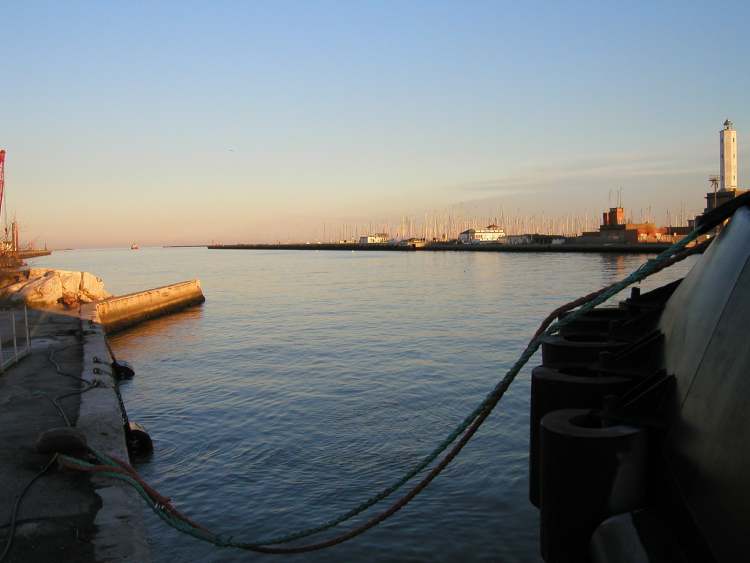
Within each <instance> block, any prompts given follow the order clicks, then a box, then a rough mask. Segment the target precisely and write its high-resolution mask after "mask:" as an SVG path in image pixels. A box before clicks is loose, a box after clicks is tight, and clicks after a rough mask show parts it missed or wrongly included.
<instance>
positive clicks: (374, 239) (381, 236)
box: [359, 233, 389, 244]
mask: <svg viewBox="0 0 750 563" xmlns="http://www.w3.org/2000/svg"><path fill="white" fill-rule="evenodd" d="M388 240H389V237H388V233H375V234H374V235H365V236H361V237H359V244H383V243H385V242H388Z"/></svg>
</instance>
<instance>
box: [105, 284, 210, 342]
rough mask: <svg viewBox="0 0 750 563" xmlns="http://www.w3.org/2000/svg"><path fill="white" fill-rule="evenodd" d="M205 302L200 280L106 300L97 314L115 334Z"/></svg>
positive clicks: (107, 328) (107, 329) (109, 331)
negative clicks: (140, 323) (143, 322)
mask: <svg viewBox="0 0 750 563" xmlns="http://www.w3.org/2000/svg"><path fill="white" fill-rule="evenodd" d="M205 300H206V298H205V297H204V296H203V290H202V289H201V284H200V281H199V280H190V281H185V282H180V283H176V284H172V285H166V286H163V287H157V288H154V289H148V290H146V291H139V292H137V293H130V294H128V295H122V296H120V297H112V298H110V299H105V300H104V301H100V302H98V303H97V304H96V312H97V315H98V320H99V322H100V323H101V325H102V327H103V328H104V331H105V332H107V333H112V332H116V331H118V330H122V329H124V328H127V327H129V326H132V325H134V324H137V323H139V322H141V321H144V320H147V319H152V318H155V317H160V316H162V315H166V314H169V313H172V312H175V311H178V310H180V309H184V308H185V307H189V306H191V305H197V304H200V303H203V302H204V301H205Z"/></svg>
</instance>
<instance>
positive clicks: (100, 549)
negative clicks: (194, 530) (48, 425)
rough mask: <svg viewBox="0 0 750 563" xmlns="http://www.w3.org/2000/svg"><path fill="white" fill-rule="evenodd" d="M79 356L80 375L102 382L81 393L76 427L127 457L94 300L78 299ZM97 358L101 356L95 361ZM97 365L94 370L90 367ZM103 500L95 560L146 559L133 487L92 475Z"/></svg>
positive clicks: (103, 447) (90, 440) (140, 511)
mask: <svg viewBox="0 0 750 563" xmlns="http://www.w3.org/2000/svg"><path fill="white" fill-rule="evenodd" d="M80 323H81V335H82V345H83V362H82V369H81V377H82V378H83V379H85V380H86V381H88V382H93V381H94V380H99V381H101V382H103V383H104V386H102V387H97V388H95V389H92V390H90V391H88V392H87V393H84V394H83V395H81V405H80V411H79V415H78V424H77V426H78V428H79V429H80V430H81V431H83V432H84V433H85V435H86V438H87V440H88V444H89V445H90V446H91V447H93V448H95V449H97V450H99V451H102V452H104V453H106V454H111V455H113V456H117V457H118V458H120V459H124V460H127V459H128V451H127V446H126V442H125V431H124V427H123V420H122V414H121V412H120V406H119V403H118V401H117V395H116V394H115V387H114V386H115V380H114V377H113V373H112V368H111V366H110V364H111V363H112V358H111V356H110V355H109V351H108V350H107V345H106V341H105V339H106V335H105V332H104V328H103V326H102V323H101V321H100V318H99V313H98V310H97V306H96V304H95V303H89V304H84V305H81V309H80ZM94 358H98V359H99V360H100V362H95V361H94ZM94 368H98V371H99V373H95V372H94ZM91 481H92V484H93V486H94V489H95V492H96V494H97V495H98V496H99V497H100V499H101V502H102V506H101V508H100V509H99V511H98V512H97V514H96V519H95V521H94V524H95V525H96V527H97V533H96V536H95V537H94V538H93V544H94V551H95V555H96V560H97V561H138V562H149V561H151V553H150V549H149V546H148V543H147V540H146V530H145V527H144V525H143V510H144V505H143V502H142V501H141V498H140V497H139V496H138V493H137V492H136V491H135V490H134V489H132V488H131V487H129V486H128V485H126V484H125V483H123V482H121V481H118V480H116V479H111V478H107V477H99V476H97V477H92V478H91Z"/></svg>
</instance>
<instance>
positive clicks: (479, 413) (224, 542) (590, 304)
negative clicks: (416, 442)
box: [60, 218, 719, 554]
mask: <svg viewBox="0 0 750 563" xmlns="http://www.w3.org/2000/svg"><path fill="white" fill-rule="evenodd" d="M712 219H713V218H712ZM718 222H719V221H718V220H717V221H708V222H704V223H702V224H701V225H700V226H699V227H697V228H696V229H694V230H693V231H692V232H691V233H690V234H688V235H687V236H686V237H685V238H683V239H682V240H680V241H678V242H677V243H675V244H673V245H672V246H671V247H669V248H668V249H667V250H665V251H664V252H662V253H661V254H659V255H658V256H656V257H655V258H653V259H650V260H648V261H647V262H645V263H644V264H642V265H641V266H640V267H639V268H638V269H636V270H635V271H634V272H633V273H631V274H630V275H629V276H627V277H626V278H624V279H623V280H621V281H619V282H616V283H613V284H610V285H608V286H606V287H604V288H602V289H600V290H598V291H596V292H593V293H590V294H588V295H586V296H584V297H582V298H579V299H576V300H575V301H572V302H570V303H568V304H566V305H564V306H563V307H561V308H558V309H557V310H556V311H555V312H553V314H552V315H550V316H548V317H547V318H546V319H545V320H544V321H543V322H542V325H541V326H540V328H539V330H537V332H536V333H535V335H534V337H533V338H532V339H531V341H530V342H529V344H528V345H527V346H526V348H525V350H524V351H523V353H522V354H521V356H520V357H519V358H518V360H517V361H516V362H515V363H514V364H513V366H512V367H511V368H510V369H509V370H508V371H507V372H506V374H505V376H504V377H503V378H502V379H501V380H500V381H499V382H498V383H497V385H496V386H495V387H494V388H493V389H492V391H490V393H489V394H488V395H487V396H486V397H485V398H484V400H483V401H482V402H481V403H480V404H479V405H478V406H477V407H476V408H475V409H474V410H473V411H472V412H471V413H470V414H469V415H468V416H467V417H466V418H464V420H463V421H462V422H461V423H460V424H459V425H458V426H457V427H456V428H455V429H454V430H453V431H452V432H451V433H450V434H449V435H448V436H447V437H446V438H445V439H444V440H443V441H442V442H440V444H438V446H437V447H436V448H435V449H433V450H432V451H431V452H430V453H429V454H428V455H427V456H426V457H425V458H424V459H422V461H420V462H419V463H418V464H416V465H415V466H414V467H412V469H410V470H409V471H408V472H407V473H406V474H405V475H404V476H403V477H401V479H399V480H398V481H396V482H395V483H393V484H392V485H390V486H389V487H386V488H385V489H383V490H382V491H381V492H380V493H378V494H377V495H375V496H373V497H371V498H369V499H367V500H366V501H364V502H362V503H361V504H359V505H358V506H356V507H355V508H353V509H351V510H349V511H348V512H346V513H344V514H342V515H340V516H338V517H336V518H333V519H330V520H328V521H326V522H324V523H322V524H319V525H316V526H313V527H309V528H306V529H303V530H299V531H296V532H292V533H288V534H285V535H283V536H278V537H273V538H268V539H264V540H258V541H255V542H241V541H237V540H235V539H234V538H233V537H232V536H228V535H223V534H216V533H214V532H211V531H209V530H208V529H206V528H205V527H202V526H199V525H198V524H196V523H194V522H192V521H190V520H189V519H187V518H186V517H185V516H183V515H181V514H179V512H177V511H176V510H175V509H174V507H173V506H172V505H171V503H170V502H169V500H168V499H166V501H165V497H163V496H162V495H160V494H159V493H157V492H156V491H154V490H153V489H152V488H150V487H149V486H148V485H147V484H146V483H145V482H143V480H142V479H141V478H140V477H139V476H138V475H137V473H136V472H135V470H133V469H132V468H130V467H129V466H128V467H125V466H124V465H123V464H122V463H117V462H116V461H115V460H113V459H111V458H109V457H108V456H106V455H104V454H102V453H100V452H96V451H93V450H92V453H93V455H94V456H95V457H96V459H97V461H98V463H97V464H93V463H89V462H88V461H86V460H82V459H77V458H73V457H70V456H60V462H61V463H62V464H63V465H64V466H65V467H68V468H70V469H76V470H80V471H86V472H92V473H97V474H99V475H105V476H108V477H112V478H115V479H119V480H122V481H124V482H126V483H128V484H129V485H130V486H132V487H133V488H135V489H136V491H137V492H138V493H139V494H140V495H141V497H143V499H144V500H145V501H146V502H147V503H148V504H149V506H150V507H151V508H152V510H154V512H155V513H156V514H157V515H158V516H159V517H160V518H161V519H162V520H164V521H165V522H166V523H167V524H169V525H170V526H172V527H173V528H175V529H177V530H179V531H181V532H183V533H186V534H188V535H191V536H193V537H196V538H198V539H200V540H202V541H206V542H209V543H212V544H214V545H217V546H220V547H235V548H240V549H244V550H249V551H255V552H260V553H271V554H292V553H304V552H309V551H314V550H319V549H323V548H326V547H331V546H334V545H337V544H340V543H343V542H345V541H347V540H350V539H352V538H354V537H356V536H358V535H360V534H362V533H364V532H366V531H367V530H369V529H371V528H373V527H374V526H376V525H378V524H379V523H380V522H382V521H384V520H385V519H387V518H389V517H390V516H392V515H393V514H395V513H396V512H398V511H399V510H400V509H401V508H403V507H404V506H406V505H407V504H408V503H409V502H410V501H411V500H412V499H413V498H414V497H416V496H417V495H418V494H419V493H420V492H422V491H423V490H424V489H425V488H426V487H427V486H428V485H429V484H430V483H431V482H432V481H433V480H434V479H435V478H436V477H437V476H438V475H439V474H440V473H441V472H442V471H443V470H444V469H445V468H446V467H447V466H448V465H449V464H450V463H451V461H452V460H453V459H454V458H455V457H456V456H457V455H458V454H459V453H460V452H461V450H462V449H463V448H464V446H465V445H466V444H467V443H468V442H469V440H470V439H471V438H472V436H473V435H474V434H475V433H476V432H477V430H479V428H480V427H481V425H482V424H483V423H484V421H485V420H486V419H487V417H488V416H489V415H490V413H491V412H492V411H493V409H494V408H495V406H496V405H497V404H498V403H499V402H500V400H501V399H502V397H503V395H504V394H505V392H506V391H507V390H508V388H509V387H510V385H511V384H512V383H513V381H514V380H515V378H516V377H517V375H518V374H519V373H520V371H521V369H522V368H523V366H524V365H525V364H526V363H527V362H528V361H529V359H531V357H532V356H533V355H534V354H535V353H536V351H537V350H538V348H539V346H540V345H541V341H542V337H543V336H544V335H545V334H554V333H555V332H557V331H558V330H559V329H560V328H562V327H563V326H565V325H567V324H569V323H571V322H573V321H574V320H576V319H577V318H578V317H580V316H581V315H583V314H585V313H587V312H588V311H590V310H591V309H593V308H594V307H596V306H598V305H600V304H602V303H604V302H605V301H607V300H608V299H610V298H611V297H613V296H615V295H617V294H618V293H619V292H621V291H622V290H624V289H625V288H627V287H628V286H630V285H632V284H634V283H638V282H640V281H642V280H643V279H645V278H647V277H649V276H651V275H653V274H654V273H656V272H658V271H660V270H662V269H664V268H666V267H668V266H671V265H672V264H674V263H676V262H679V261H680V260H684V259H685V258H687V257H688V256H691V255H693V254H695V253H697V252H701V251H702V250H704V249H705V246H706V245H707V244H702V245H696V246H695V247H694V248H689V249H686V247H687V245H688V244H690V243H692V242H693V241H694V240H695V239H697V238H698V237H699V236H700V235H702V234H704V233H706V232H708V231H709V230H710V229H712V228H713V227H714V226H715V225H716V224H718ZM576 307H578V308H577V309H576V310H574V311H572V312H570V314H568V315H567V316H565V317H564V318H562V319H558V320H557V321H555V318H557V317H558V316H559V315H560V314H562V313H563V312H567V311H571V309H574V308H576ZM459 436H460V440H459V441H458V442H457V443H456V444H455V445H454V446H453V447H452V448H451V449H450V451H449V452H448V453H447V454H446V455H445V457H443V459H441V460H440V462H439V463H438V464H437V465H436V466H435V467H434V468H433V469H432V470H431V471H430V472H429V473H428V474H427V475H426V476H425V477H424V478H422V479H421V480H420V482H419V483H417V484H416V485H415V486H414V487H413V488H412V489H410V490H409V491H408V492H407V493H406V494H405V495H404V496H402V497H401V498H400V499H398V500H397V501H396V502H394V503H393V504H391V506H389V507H388V508H387V509H386V510H384V511H382V512H380V513H378V514H377V515H375V516H373V517H371V518H370V519H369V520H367V521H366V522H364V523H363V524H361V525H360V526H358V527H356V528H353V529H352V530H349V531H347V532H345V533H343V534H340V535H338V536H336V537H334V538H331V539H328V540H324V541H321V542H317V543H311V544H307V545H302V546H292V547H274V546H275V545H278V544H282V543H288V542H292V541H294V540H298V539H302V538H304V537H308V536H311V535H313V534H317V533H319V532H323V531H325V530H329V529H331V528H333V527H335V526H337V525H339V524H341V523H343V522H345V521H347V520H350V519H351V518H353V517H354V516H356V515H358V514H360V513H362V512H364V511H365V510H367V509H368V508H370V507H372V506H373V505H375V504H377V503H379V502H381V501H382V500H384V499H385V498H387V497H388V496H390V495H391V494H393V493H394V492H395V491H397V490H398V489H400V488H401V487H402V486H403V485H404V484H406V483H407V482H408V481H410V480H411V479H412V478H414V477H415V476H416V475H417V474H419V473H420V472H421V471H423V470H424V469H426V468H427V467H428V466H429V465H431V464H432V462H433V461H435V459H437V458H438V457H439V456H440V454H442V453H443V452H444V451H445V450H446V449H447V448H448V447H449V446H450V445H451V444H452V443H453V442H455V441H456V439H457V438H459Z"/></svg>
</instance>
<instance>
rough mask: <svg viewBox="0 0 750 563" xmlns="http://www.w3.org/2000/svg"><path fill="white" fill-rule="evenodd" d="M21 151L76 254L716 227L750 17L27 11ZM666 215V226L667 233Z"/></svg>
mask: <svg viewBox="0 0 750 563" xmlns="http://www.w3.org/2000/svg"><path fill="white" fill-rule="evenodd" d="M1 14H2V28H3V31H2V34H1V35H0V46H1V49H0V53H1V55H0V85H1V87H0V147H5V148H6V149H7V150H8V163H7V192H8V203H9V205H10V208H11V210H15V211H16V212H17V214H18V216H19V219H20V220H21V222H22V225H23V226H24V229H25V232H26V234H27V236H29V237H30V238H37V240H38V241H40V242H43V241H47V242H48V243H49V244H50V245H52V246H102V245H119V244H126V243H128V242H129V241H131V240H138V241H139V242H141V244H160V243H189V242H204V241H206V240H211V239H216V240H219V241H225V242H234V241H253V240H254V241H260V240H277V239H284V238H296V239H305V238H308V237H314V236H316V232H319V231H320V225H321V224H322V223H323V222H324V221H326V222H328V223H329V224H335V223H337V222H342V221H364V222H366V221H374V222H378V221H386V220H391V219H397V218H398V217H399V216H402V215H405V214H414V215H420V214H422V213H424V211H426V210H438V209H445V208H448V207H450V206H454V205H457V204H463V205H464V206H467V207H468V208H470V209H472V210H477V212H480V213H481V212H482V211H483V210H484V209H487V212H488V214H489V213H491V212H493V211H494V210H496V209H497V208H498V206H503V208H504V209H505V210H506V212H510V211H514V210H520V211H521V212H523V213H531V212H545V213H547V214H555V213H572V212H583V211H589V212H591V213H594V212H598V211H599V210H600V208H603V207H606V205H607V204H608V193H609V191H610V190H612V189H614V188H617V187H619V186H622V187H623V192H624V198H625V204H626V207H629V208H631V209H633V210H634V211H637V210H638V209H639V208H645V207H647V206H649V205H650V206H652V207H653V208H654V210H655V211H656V212H657V218H660V217H663V212H664V210H666V209H668V208H671V209H673V210H677V209H678V208H679V207H680V205H685V207H686V208H688V209H690V210H694V211H697V210H700V209H701V206H702V201H701V198H702V195H703V194H704V193H705V191H706V189H707V187H708V185H707V182H706V177H707V176H708V175H709V174H713V173H716V172H717V170H718V130H719V129H720V127H721V123H722V122H723V121H724V119H725V118H726V117H729V118H731V119H732V120H733V121H734V123H735V126H736V128H737V130H738V142H739V143H740V174H739V176H740V178H739V179H740V184H741V185H750V167H749V166H748V160H749V158H748V157H750V152H749V151H748V150H747V147H748V144H747V143H750V107H749V106H748V103H747V100H748V95H750V94H749V92H750V68H749V67H750V46H749V45H750V44H749V42H748V41H747V40H746V31H747V25H748V21H750V17H749V16H750V10H749V9H748V8H747V5H746V4H744V3H736V4H728V3H716V2H711V3H708V2H706V3H704V4H695V3H690V2H646V3H642V4H636V3H623V2H612V3H599V2H587V3H573V2H555V3H549V4H547V3H533V4H531V3H529V4H526V3H519V2H509V3H501V2H450V3H446V2H435V1H430V2H372V3H366V2H358V1H353V2H280V1H274V2H263V3H261V2H239V1H238V2H204V1H202V2H185V1H180V2H158V3H151V2H128V3H124V2H123V3H117V4H116V3H112V2H80V3H79V2H12V3H11V2H9V3H5V4H4V5H3V6H2V9H1ZM659 214H661V215H659Z"/></svg>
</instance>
